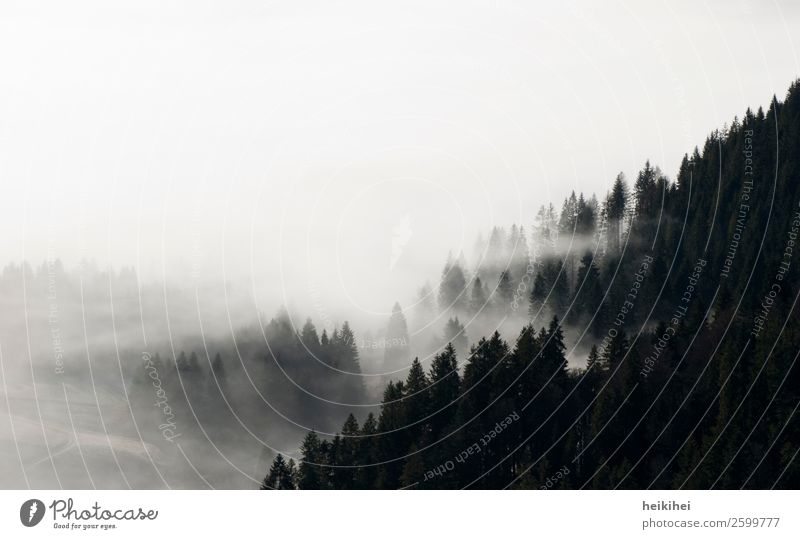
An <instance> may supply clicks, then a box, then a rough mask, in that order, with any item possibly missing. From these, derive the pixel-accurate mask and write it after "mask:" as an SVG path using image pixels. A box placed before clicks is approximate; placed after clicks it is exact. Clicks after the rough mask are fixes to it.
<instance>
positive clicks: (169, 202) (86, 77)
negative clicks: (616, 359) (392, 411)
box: [0, 0, 800, 488]
mask: <svg viewBox="0 0 800 539" xmlns="http://www.w3.org/2000/svg"><path fill="white" fill-rule="evenodd" d="M798 16H800V10H798V8H797V6H796V5H795V4H793V3H791V2H787V1H779V2H763V3H760V2H751V1H741V2H733V3H730V2H722V1H717V0H714V1H710V2H705V3H703V4H702V5H698V4H697V3H695V2H688V1H686V2H684V1H681V2H669V3H666V2H646V3H643V4H641V5H636V6H633V5H627V4H625V3H621V2H620V3H617V2H615V3H612V4H611V5H610V6H609V5H607V6H605V7H602V8H601V7H600V6H597V5H595V3H592V2H588V1H569V2H561V3H551V4H549V5H547V6H534V5H528V4H525V3H520V2H502V3H500V4H497V3H481V2H477V3H469V4H464V5H459V6H454V4H452V3H447V2H413V3H410V4H409V3H404V4H403V6H399V5H398V6H394V7H391V6H385V5H384V6H380V7H378V6H377V5H376V4H374V3H370V2H360V1H354V2H345V3H335V4H331V3H325V2H301V3H288V2H270V3H263V2H250V1H245V2H239V3H235V4H230V3H225V2H206V3H203V5H202V6H198V5H195V4H194V3H189V2H173V3H170V4H169V5H163V4H162V3H155V2H137V3H128V4H127V5H118V6H110V5H107V4H106V3H104V2H95V1H81V2H71V3H69V4H64V3H59V2H40V3H36V4H30V3H22V2H20V3H14V2H12V3H8V4H6V5H4V6H3V7H2V8H0V50H2V51H5V52H3V53H0V70H1V71H2V72H3V73H4V74H5V76H4V77H3V80H2V82H0V178H2V185H3V191H2V196H0V227H2V229H3V230H4V231H5V233H4V234H2V236H0V265H1V266H4V267H6V272H5V274H4V276H3V280H2V282H3V296H2V305H3V311H2V313H3V314H2V316H0V351H1V352H2V378H3V388H2V390H3V397H4V398H2V399H0V408H2V413H0V425H2V426H0V435H1V438H0V455H2V457H3V461H4V462H5V463H6V464H5V465H3V467H2V468H0V470H2V475H3V478H4V479H3V481H2V483H0V487H3V488H18V487H32V488H53V487H58V486H63V487H72V488H84V487H85V488H90V487H97V488H125V487H128V486H131V487H139V488H144V487H153V488H162V487H163V488H167V487H173V488H204V487H209V486H211V487H215V488H251V487H253V486H255V485H256V484H257V482H258V481H260V480H261V478H262V477H263V473H264V466H265V463H266V462H268V459H269V457H270V456H271V454H272V453H273V452H275V451H280V452H284V453H286V454H287V455H290V456H294V457H295V458H296V456H297V448H298V442H299V440H300V439H301V438H302V436H303V434H304V433H305V432H307V430H308V429H312V428H313V429H315V430H317V431H318V432H320V433H323V434H333V433H334V432H336V430H337V429H338V428H339V426H340V425H341V422H342V420H343V418H344V417H346V415H347V414H348V413H350V412H351V411H353V412H354V413H357V414H358V415H359V417H363V416H364V415H365V414H366V413H367V412H368V411H376V410H377V409H378V408H377V405H378V403H379V401H380V398H381V390H382V387H383V384H384V383H385V382H386V381H387V380H388V379H391V378H399V377H403V376H405V374H406V371H407V369H408V365H409V363H408V361H409V360H410V359H411V358H413V357H417V356H418V357H419V358H420V360H421V361H423V363H424V362H426V361H429V360H430V358H431V357H432V355H433V354H435V353H436V352H437V351H438V350H440V348H441V346H443V345H444V343H446V342H447V340H448V339H451V338H453V337H454V336H453V335H448V334H447V332H448V329H447V324H448V321H449V319H450V318H452V317H454V316H456V315H459V322H460V323H461V324H463V326H464V331H463V333H464V335H465V339H463V341H464V342H463V343H462V344H460V345H459V347H460V349H459V352H460V355H459V361H460V362H462V363H463V360H464V354H465V353H466V350H467V348H468V346H469V345H471V344H474V343H475V342H476V341H477V340H478V339H479V338H480V337H483V336H485V335H489V334H490V333H491V332H493V331H494V330H496V329H498V330H500V331H501V332H502V334H503V335H504V336H505V337H506V338H509V339H513V336H514V335H515V334H516V333H517V332H518V331H519V329H520V328H521V327H522V326H523V325H524V324H526V323H528V322H529V321H530V319H531V313H530V312H529V311H528V307H527V304H525V305H523V306H522V307H520V308H519V309H516V308H514V309H512V310H508V309H505V310H503V311H502V312H498V311H497V310H495V311H492V309H496V307H492V306H491V305H495V302H497V301H498V300H497V299H496V297H497V295H496V294H492V291H493V290H494V289H495V287H496V286H497V284H498V279H499V274H500V271H502V269H504V268H507V267H510V265H511V264H512V263H513V264H516V265H515V266H514V269H513V270H512V277H513V279H514V280H515V281H514V284H515V286H516V284H517V280H519V279H520V278H521V277H522V273H521V272H524V271H525V268H526V267H527V264H529V263H532V262H536V263H538V262H539V260H538V259H536V257H535V256H533V255H532V254H531V253H530V252H529V251H528V247H529V244H530V246H531V247H532V246H533V245H535V244H536V242H537V241H538V240H537V239H536V236H535V234H536V231H537V230H538V229H537V227H540V223H539V224H537V221H536V211H537V210H538V208H539V207H540V205H545V204H548V203H553V204H554V205H555V206H556V208H559V207H560V204H561V201H563V199H564V198H565V197H567V196H568V195H569V193H570V192H571V191H576V192H583V193H585V194H586V195H587V197H589V196H590V195H591V194H593V193H595V194H597V196H598V198H602V197H603V196H604V195H605V194H606V192H607V191H608V189H609V187H610V185H611V182H613V180H614V178H615V177H616V175H617V174H618V173H619V172H620V171H624V172H625V173H626V174H628V175H629V176H632V175H635V173H636V171H637V170H639V169H640V168H641V166H642V165H643V163H644V162H645V160H647V159H651V160H652V161H653V162H654V163H657V164H658V165H660V166H661V168H662V169H663V171H664V172H665V173H666V174H667V176H670V177H671V176H673V175H674V174H675V172H676V170H677V167H678V165H679V163H680V160H681V158H682V156H683V154H684V153H685V152H688V151H690V150H691V148H693V147H694V146H695V145H697V144H700V143H702V141H703V140H704V138H705V136H706V134H707V132H708V131H709V130H710V129H713V128H715V127H721V126H722V125H723V124H724V122H725V121H727V120H728V119H729V118H730V117H731V115H733V114H736V113H741V111H743V110H744V109H745V108H746V107H747V106H748V105H751V104H752V103H763V102H764V101H765V96H769V95H771V94H772V93H775V92H782V91H783V90H784V89H785V88H786V87H787V86H788V84H789V82H790V81H792V80H794V79H795V78H796V76H797V73H798V72H800V69H798V67H800V66H798V58H797V55H796V53H795V46H794V43H793V41H792V40H793V35H795V34H796V29H797V22H798ZM787 51H788V52H787ZM777 52H780V54H776V53H777ZM513 224H516V225H518V226H522V227H524V231H525V232H524V237H525V242H526V243H525V244H524V246H522V245H520V249H519V250H518V251H516V252H513V251H512V252H506V253H505V254H504V255H502V256H499V255H496V254H490V253H489V251H488V250H487V249H488V247H487V245H488V243H487V242H488V239H489V236H490V234H491V233H492V229H493V228H494V227H503V228H504V229H505V230H509V228H510V227H511V226H512V225H513ZM549 248H550V249H551V250H552V253H558V254H560V255H563V256H569V257H572V258H575V259H580V256H581V255H582V254H583V253H584V252H585V251H586V250H596V249H598V244H597V241H596V238H593V237H582V236H572V235H567V236H563V235H562V236H561V237H559V238H558V239H557V240H555V239H554V240H553V242H551V244H550V246H549ZM448 254H449V256H450V258H449V260H450V263H452V262H453V261H459V260H461V261H462V262H461V265H462V266H463V268H462V269H463V270H464V273H465V277H466V281H467V283H466V284H467V291H468V292H469V290H471V288H470V287H471V286H472V285H473V283H474V278H475V277H476V276H480V275H483V277H482V279H483V281H484V286H485V287H486V289H487V294H488V296H487V308H486V310H485V311H479V312H474V310H473V312H468V311H469V309H465V310H464V311H463V312H458V309H453V310H447V309H442V308H441V306H440V308H439V309H438V310H435V311H432V312H431V311H426V308H427V307H426V304H427V302H428V301H429V300H431V299H434V298H436V297H437V296H438V294H439V288H440V285H441V282H442V275H443V268H444V267H445V264H447V263H448ZM487 267H491V270H488V269H486V268H487ZM537 267H538V266H537ZM570 271H572V272H573V274H574V268H573V269H571V270H570ZM482 272H483V273H482ZM573 277H574V275H573ZM426 286H427V288H425V287H426ZM421 289H422V290H423V293H422V294H421V295H420V293H419V292H420V290H421ZM520 293H522V294H523V295H525V297H526V298H527V297H528V295H529V293H530V291H529V289H525V290H522V291H521V292H520ZM507 299H508V298H505V299H504V301H505V300H507ZM396 303H398V304H399V306H400V308H401V309H402V311H403V314H404V317H405V318H406V321H407V324H408V339H407V341H398V340H396V339H398V338H399V337H396V336H392V334H391V331H390V330H389V321H390V318H391V316H392V309H393V306H394V305H395V304H396ZM507 304H508V302H507V301H506V303H505V304H504V305H506V306H507ZM551 314H552V313H551V312H547V311H543V312H541V313H539V315H538V316H537V317H536V319H535V321H534V322H535V323H536V324H537V325H542V324H545V323H546V321H547V319H548V318H549V316H550V315H551ZM307 319H310V320H311V321H312V323H313V325H314V326H315V328H316V331H317V332H318V333H319V334H321V333H322V332H323V330H324V331H325V332H326V334H327V335H328V336H331V335H332V334H333V332H334V331H335V330H336V331H340V330H341V329H342V327H343V324H344V323H345V322H346V321H347V322H349V324H350V326H351V327H352V328H353V331H354V333H355V339H356V345H357V348H358V351H359V359H360V369H361V373H362V376H358V378H359V379H361V382H362V383H363V385H364V387H363V393H361V394H359V395H357V396H352V395H351V397H352V398H350V399H348V398H347V392H348V391H349V390H348V388H350V386H349V385H348V384H351V383H352V381H351V380H350V378H352V377H348V375H347V374H342V373H341V372H338V373H335V374H331V376H332V378H330V379H328V378H327V375H325V376H323V377H322V378H321V380H322V382H325V383H322V382H320V377H319V376H318V374H319V372H327V371H325V370H324V367H325V366H323V367H318V366H317V367H308V366H307V365H306V364H305V363H303V364H302V365H298V364H295V365H294V367H291V368H289V369H288V371H285V370H284V365H283V364H281V360H280V358H277V359H276V356H281V354H279V353H276V350H283V349H282V348H280V347H277V348H276V349H275V350H273V348H272V346H271V344H270V339H272V340H273V341H275V340H277V341H279V342H281V343H284V342H285V341H286V339H289V337H287V335H289V333H290V332H294V333H300V332H301V331H302V327H303V325H304V324H305V322H306V320H307ZM276 321H277V322H276ZM271 323H273V325H272V326H271V325H270V324H271ZM284 323H286V324H288V325H287V326H286V327H289V328H291V331H288V330H287V331H286V332H283V331H284V330H283V329H281V328H282V327H283V326H281V324H284ZM279 326H280V327H279ZM270 327H271V328H272V329H268V328H270ZM265 328H266V329H265ZM282 332H283V333H282ZM459 333H460V332H459ZM568 337H569V340H571V344H572V345H573V346H574V347H575V348H574V349H573V350H572V356H571V361H572V360H573V358H574V363H572V364H573V366H576V367H580V366H581V365H582V364H583V363H582V362H583V361H585V360H584V356H585V351H586V343H583V342H580V337H581V336H580V335H578V334H572V330H571V329H570V330H568ZM281 339H283V340H281ZM393 339H395V340H393ZM397 343H402V346H401V348H402V350H401V351H400V353H397V354H395V353H393V352H391V351H390V352H389V353H387V350H391V348H393V347H395V346H396V344H397ZM286 347H287V349H288V347H289V345H288V344H286ZM181 351H185V352H186V354H190V353H191V352H192V351H194V352H196V354H197V356H198V358H199V363H200V365H201V369H200V371H197V370H194V371H193V370H192V369H189V371H187V372H194V373H195V374H194V375H196V376H197V377H198V378H197V380H200V379H201V377H202V382H200V381H195V382H190V383H187V384H188V385H187V384H184V377H183V376H180V375H178V374H177V372H178V371H179V370H180V369H178V368H177V367H175V365H176V362H177V360H178V358H179V357H180V352H181ZM217 353H220V354H221V357H222V358H223V360H224V362H225V372H226V377H227V378H226V380H227V382H226V383H227V384H229V387H228V389H225V390H223V389H222V388H221V386H220V385H219V384H218V382H219V380H218V377H217V376H216V375H215V374H214V373H215V371H214V368H213V359H214V357H215V355H216V354H217ZM144 354H146V355H148V356H149V355H152V356H155V355H156V354H159V355H160V357H161V359H162V360H163V361H164V364H161V367H160V368H161V369H162V370H161V371H159V372H161V373H166V372H167V371H169V369H173V368H174V369H175V372H174V373H173V374H172V375H169V376H172V378H171V379H170V380H169V381H168V382H167V381H165V382H164V386H165V392H166V395H167V398H168V399H169V400H170V402H171V403H173V404H172V407H173V411H174V412H175V414H174V415H175V423H176V425H177V427H176V428H177V430H178V431H179V432H180V433H181V437H180V438H176V439H175V440H173V441H170V440H168V439H166V438H165V436H164V435H163V432H162V431H163V430H164V429H160V428H159V425H160V424H161V423H159V422H160V421H162V420H163V419H164V418H163V417H161V416H160V415H159V414H160V413H161V410H162V407H159V406H158V405H156V406H155V407H154V403H156V402H157V401H158V399H159V398H160V397H158V395H157V392H158V388H156V387H155V386H154V385H153V378H152V377H150V379H149V380H148V379H147V378H144V376H145V375H146V374H147V373H146V371H145V366H144V365H145V363H146V361H145V360H144V359H143V358H144V357H145V356H143V355H144ZM309 357H311V358H314V357H315V355H314V354H311V355H310V356H309ZM284 360H285V357H284ZM304 361H305V360H304ZM309 361H311V360H310V359H309ZM316 368H322V369H323V370H322V371H315V370H313V369H316ZM276 369H277V370H276ZM292 369H295V370H292ZM306 369H310V370H306ZM170 372H171V371H170ZM198 372H200V373H201V374H202V376H201V374H197V373H198ZM312 373H313V374H312ZM293 374H296V375H298V376H299V378H298V379H297V380H295V379H290V378H291V377H292V375H293ZM159 376H164V377H168V375H167V374H162V375H159ZM320 376H322V375H320ZM137 377H138V378H137ZM136 380H139V381H138V382H136ZM312 380H315V382H312ZM212 383H213V385H212ZM317 383H319V387H317V386H316V385H315V384H317ZM192 384H194V386H193V385H192ZM201 384H202V388H203V389H202V396H197V395H199V393H197V394H195V393H193V392H195V391H200V390H195V389H187V387H195V386H196V387H200V385H201ZM326 384H327V385H326ZM167 385H169V387H168V388H167ZM215 388H216V389H215ZM279 388H286V389H279ZM326 392H327V393H326ZM218 396H225V397H226V398H224V399H222V400H220V399H219V397H218ZM193 399H194V401H193ZM309 400H310V401H317V404H319V405H320V408H319V409H316V408H313V406H312V405H311V404H309ZM320 403H322V404H320ZM162 415H163V414H162ZM178 441H179V442H178ZM176 442H178V443H176Z"/></svg>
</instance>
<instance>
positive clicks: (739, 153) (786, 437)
mask: <svg viewBox="0 0 800 539" xmlns="http://www.w3.org/2000/svg"><path fill="white" fill-rule="evenodd" d="M799 149H800V83H795V84H793V85H792V87H791V88H790V90H789V92H788V95H787V97H786V99H785V100H784V101H783V102H779V101H778V100H777V99H773V101H772V103H771V104H770V106H769V108H768V110H766V111H764V110H762V109H759V110H758V111H756V112H753V111H751V110H748V111H747V112H746V113H745V115H744V117H743V118H742V119H738V118H737V119H735V120H734V121H733V123H732V124H731V126H730V127H727V128H725V129H723V130H721V131H715V132H714V133H712V134H711V135H710V136H709V137H708V139H707V140H706V142H705V145H704V147H703V148H702V149H695V150H694V152H692V154H691V155H686V156H685V157H684V159H683V162H682V163H681V166H680V169H679V171H678V174H677V177H676V180H675V181H674V182H673V181H671V180H668V179H667V178H666V176H664V175H663V174H662V173H661V172H660V171H659V170H658V169H657V168H655V167H653V166H651V165H650V163H647V164H646V165H645V166H644V168H643V169H642V170H641V171H640V172H639V173H638V175H637V176H636V178H635V180H634V181H633V184H632V185H628V183H627V181H626V180H625V178H624V176H622V175H620V176H618V177H617V178H616V180H615V181H614V183H613V186H612V188H611V189H610V191H609V193H608V194H607V195H606V197H605V198H604V199H603V200H602V201H600V202H598V201H597V199H596V198H594V197H590V198H587V197H584V195H577V196H576V195H574V194H573V195H571V196H570V197H569V198H568V199H567V200H566V201H565V203H564V205H563V209H562V211H561V212H560V215H559V214H557V212H556V211H555V210H554V208H553V207H552V206H549V207H547V208H542V209H541V210H540V211H539V213H538V214H537V215H536V223H537V225H536V226H535V229H536V230H534V231H533V235H532V237H533V238H534V242H533V243H534V244H533V245H523V244H524V243H525V242H526V241H527V240H526V233H525V232H524V231H521V229H520V228H518V227H513V228H512V229H511V232H510V233H507V232H504V231H502V230H500V229H496V230H495V231H493V233H492V235H491V237H490V239H489V241H488V242H487V244H486V246H485V252H488V253H490V256H486V257H484V259H483V261H482V263H480V264H478V265H477V267H476V269H475V270H474V271H472V272H470V271H468V270H467V268H466V263H465V262H464V261H463V260H459V259H453V258H451V259H450V260H449V261H448V263H447V266H446V268H445V271H444V274H443V277H442V281H441V285H440V287H439V291H438V308H439V312H444V311H448V310H452V311H453V314H456V315H458V314H462V313H466V314H470V313H472V314H474V313H476V312H478V311H479V310H481V309H484V308H488V309H489V310H494V311H495V312H497V313H501V314H502V313H503V312H508V311H509V310H512V309H517V307H520V305H519V304H520V300H519V291H520V290H522V291H524V300H522V301H521V303H522V306H521V307H520V311H521V312H522V313H524V314H527V316H529V320H530V323H529V324H528V325H526V326H524V327H523V329H522V330H521V331H520V332H519V334H518V336H516V338H515V340H513V341H512V342H507V341H506V340H504V339H503V337H502V336H501V335H500V333H498V332H494V333H493V334H491V335H490V336H488V337H485V338H481V339H480V340H479V341H478V342H476V343H475V344H474V345H473V346H471V347H470V350H469V352H468V354H467V355H466V357H465V358H464V359H463V366H462V367H463V368H460V367H459V366H458V362H457V353H456V351H455V349H454V347H453V346H450V345H447V346H446V347H444V348H443V349H442V350H441V351H440V352H439V353H438V354H437V355H436V356H435V357H434V358H433V359H432V360H431V363H430V365H429V366H428V368H427V369H425V368H423V366H422V364H421V363H420V361H419V360H414V362H413V364H412V366H411V368H410V370H409V372H408V376H407V377H406V379H405V380H400V381H392V382H390V383H389V384H388V385H387V386H386V388H385V391H384V394H383V405H382V408H381V411H380V413H379V415H378V416H377V417H376V416H375V415H372V414H370V415H368V416H367V417H363V418H361V424H359V421H358V420H357V418H356V417H355V416H353V415H351V416H350V417H348V418H347V421H346V422H345V424H344V426H343V427H342V430H341V433H340V434H339V435H337V436H335V437H333V438H332V439H329V438H326V437H321V436H318V435H317V434H316V433H314V432H310V433H308V435H307V436H306V438H305V440H304V442H303V444H302V447H301V453H302V459H300V461H299V462H298V463H297V465H295V464H294V463H293V462H287V461H286V460H285V459H284V458H283V457H280V458H276V459H275V461H274V462H273V465H272V468H271V469H270V470H269V473H268V475H267V477H266V478H265V481H264V484H263V487H264V488H302V489H324V488H330V489H344V488H403V487H406V488H506V487H509V488H583V487H586V488H601V489H602V488H609V489H610V488H617V487H619V488H661V489H673V488H740V487H744V488H752V489H755V488H771V487H775V488H798V486H800V467H799V466H798V459H797V452H798V448H800V428H799V427H800V425H798V418H797V415H796V411H797V408H798V404H799V403H800V376H798V375H799V374H800V371H799V370H798V366H797V365H796V358H797V350H798V349H800V328H798V324H800V322H799V320H800V318H798V317H797V316H796V314H795V312H794V304H795V299H796V297H797V293H798V290H797V288H798V282H800V281H798V266H800V264H798V261H797V260H796V258H797V256H796V245H795V241H796V235H797V233H798V232H799V231H800V213H799V212H798V203H800V193H799V192H798V188H799V186H800V181H799V180H800V152H799V151H798V150H799ZM515 247H521V248H520V250H519V252H517V250H516V249H515ZM575 247H577V248H575ZM498 261H500V262H499V263H498ZM526 275H527V278H526V279H524V278H523V277H524V276H526ZM520 283H522V284H523V286H520ZM427 293H428V295H430V288H428V290H427ZM516 312H519V311H516ZM545 314H546V318H544V315H545ZM463 319H464V318H463V317H462V320H463ZM539 320H546V322H545V323H544V324H541V323H537V321H539ZM562 320H563V323H562V322H561V321H562ZM456 324H458V322H456ZM542 325H543V326H544V327H538V326H542ZM468 329H469V328H468ZM566 329H569V331H570V334H571V333H575V334H576V336H575V338H574V341H575V343H574V347H575V350H588V354H587V355H586V356H584V357H586V358H587V359H586V362H585V367H573V368H571V369H570V368H568V362H567V355H568V354H569V350H568V343H566V342H565V337H564V333H565V330H566ZM456 333H457V332H456ZM454 345H455V343H454ZM570 346H571V344H570ZM587 356H588V357H587ZM576 363H577V362H576Z"/></svg>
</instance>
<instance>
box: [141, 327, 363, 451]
mask: <svg viewBox="0 0 800 539" xmlns="http://www.w3.org/2000/svg"><path fill="white" fill-rule="evenodd" d="M184 345H185V346H187V347H188V350H189V351H188V352H187V351H185V350H176V351H175V352H174V353H165V354H162V353H160V352H159V353H154V354H152V356H151V355H149V354H147V355H146V356H145V357H144V358H143V359H142V360H139V362H138V366H137V369H136V370H135V377H134V379H133V383H132V387H131V389H130V392H131V398H132V401H133V402H134V403H135V404H137V405H139V404H141V406H137V407H136V409H137V411H140V412H141V413H146V414H148V416H151V415H152V416H154V418H152V419H153V420H157V419H159V418H161V416H162V415H163V410H161V409H154V407H153V400H154V399H158V398H159V395H161V396H162V398H164V399H168V401H169V406H170V410H171V411H172V412H173V413H174V414H175V415H177V416H180V417H181V418H182V422H181V426H182V427H183V430H184V432H185V433H194V434H198V435H200V436H204V435H209V436H212V437H215V438H225V437H226V436H228V437H230V436H231V435H233V434H235V435H236V436H237V437H240V438H241V437H246V432H247V431H250V432H252V433H254V435H255V436H258V437H264V436H267V435H268V434H271V435H273V436H274V435H277V433H278V432H281V434H284V435H285V434H287V433H286V432H283V431H285V430H291V424H290V422H287V421H286V419H285V418H287V417H288V418H290V419H291V422H296V423H298V424H303V425H313V426H314V428H316V429H319V430H324V431H328V432H330V431H332V430H333V429H335V428H336V426H337V425H338V422H339V421H340V420H341V419H340V418H341V410H340V408H341V409H344V410H345V411H346V410H347V409H348V406H347V405H352V406H353V408H352V409H356V408H355V407H356V406H358V405H359V404H362V403H363V402H364V401H365V398H366V397H365V389H364V385H363V378H362V377H361V367H360V363H359V354H358V349H357V347H356V343H355V338H354V335H353V332H352V330H351V329H350V326H349V324H348V323H347V322H345V323H344V324H343V325H342V327H341V328H337V329H335V330H334V331H333V332H332V334H331V335H328V333H327V332H326V331H323V332H322V335H318V334H317V331H316V329H315V328H314V326H313V324H311V322H310V321H308V322H306V323H305V325H304V326H303V327H302V329H300V330H298V329H297V328H296V327H295V326H294V325H293V324H292V322H291V320H290V319H289V318H288V316H286V315H285V314H281V315H278V316H277V317H275V318H274V319H272V320H271V321H270V322H269V323H268V324H266V325H265V326H264V328H263V331H262V329H261V328H258V327H250V328H245V329H242V330H240V331H239V332H238V333H237V334H236V335H235V338H234V339H231V340H220V341H213V342H207V343H204V342H202V341H196V342H191V341H187V342H186V343H184ZM159 390H161V391H162V392H161V393H160V392H159ZM328 402H336V403H340V404H341V406H340V407H338V408H337V407H332V406H330V405H329V404H328ZM147 419H148V420H149V419H150V418H147ZM150 423H152V421H150ZM145 424H148V423H145ZM201 427H202V430H203V431H205V433H202V432H200V429H201ZM295 436H297V435H295ZM254 441H255V438H254V439H251V442H254Z"/></svg>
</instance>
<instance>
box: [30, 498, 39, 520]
mask: <svg viewBox="0 0 800 539" xmlns="http://www.w3.org/2000/svg"><path fill="white" fill-rule="evenodd" d="M36 509H37V504H36V502H33V503H32V504H31V511H30V514H29V515H28V522H30V521H31V520H33V515H35V514H36Z"/></svg>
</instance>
